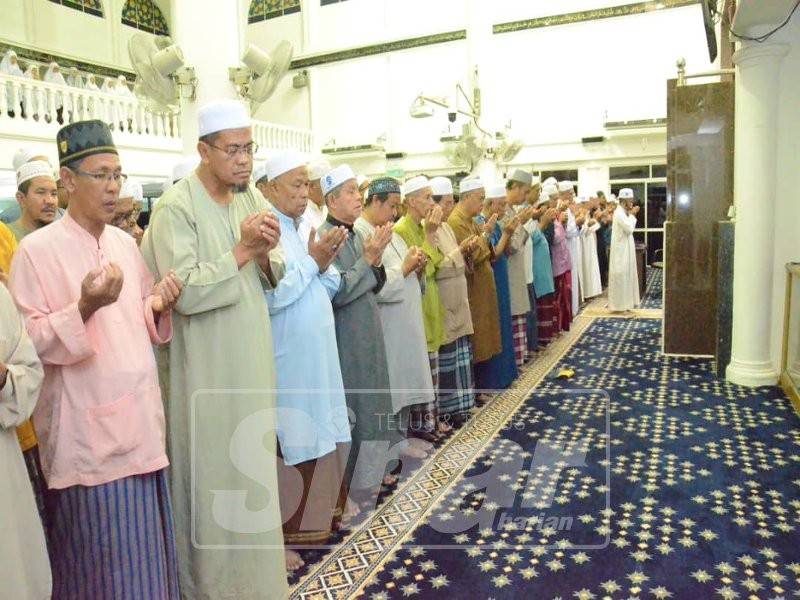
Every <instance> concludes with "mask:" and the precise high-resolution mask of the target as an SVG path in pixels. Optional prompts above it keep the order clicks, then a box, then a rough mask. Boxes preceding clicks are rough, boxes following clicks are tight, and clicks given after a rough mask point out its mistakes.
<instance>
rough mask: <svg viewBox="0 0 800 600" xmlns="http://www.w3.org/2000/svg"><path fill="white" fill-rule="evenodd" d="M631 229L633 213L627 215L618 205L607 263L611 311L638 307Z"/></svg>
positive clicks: (632, 227)
mask: <svg viewBox="0 0 800 600" xmlns="http://www.w3.org/2000/svg"><path fill="white" fill-rule="evenodd" d="M634 229H636V216H635V215H629V214H627V213H626V212H625V209H624V208H622V207H621V206H618V207H617V210H615V211H614V221H613V224H612V226H611V253H610V256H609V266H608V308H609V309H610V310H612V311H623V310H631V309H633V308H635V307H637V306H639V278H638V275H637V272H636V245H635V243H634V241H633V230H634Z"/></svg>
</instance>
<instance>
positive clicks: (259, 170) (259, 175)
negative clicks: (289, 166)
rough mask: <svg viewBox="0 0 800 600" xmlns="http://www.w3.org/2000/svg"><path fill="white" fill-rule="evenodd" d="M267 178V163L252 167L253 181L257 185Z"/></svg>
mask: <svg viewBox="0 0 800 600" xmlns="http://www.w3.org/2000/svg"><path fill="white" fill-rule="evenodd" d="M266 176H267V163H266V162H263V163H259V164H257V165H256V166H254V167H253V181H254V182H255V183H258V182H259V181H261V180H262V179H264V177H266Z"/></svg>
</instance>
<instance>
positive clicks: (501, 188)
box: [486, 183, 506, 200]
mask: <svg viewBox="0 0 800 600" xmlns="http://www.w3.org/2000/svg"><path fill="white" fill-rule="evenodd" d="M505 197H506V184H505V183H495V184H492V185H487V186H486V199H487V200H488V199H490V198H505Z"/></svg>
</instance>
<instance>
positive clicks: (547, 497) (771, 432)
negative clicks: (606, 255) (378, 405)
mask: <svg viewBox="0 0 800 600" xmlns="http://www.w3.org/2000/svg"><path fill="white" fill-rule="evenodd" d="M659 274H660V273H659ZM659 298H660V295H659ZM659 332H660V321H658V320H648V319H643V320H637V319H634V320H630V319H613V318H605V319H596V320H595V321H594V322H593V323H592V324H591V325H590V326H589V328H588V329H587V331H586V333H585V334H584V335H583V336H582V337H581V339H580V340H579V341H578V343H577V344H576V345H575V346H573V347H572V348H571V349H570V350H569V351H568V352H567V354H566V355H565V356H564V358H563V359H562V361H561V365H560V366H571V367H573V368H574V369H575V370H576V376H575V377H574V378H573V379H572V380H563V379H554V378H548V379H545V380H544V381H543V382H542V383H541V384H540V385H539V386H538V387H537V388H536V389H535V390H534V391H533V393H532V394H531V396H530V398H529V399H528V400H527V401H526V402H525V403H524V404H522V406H521V407H520V409H519V410H518V411H517V412H516V413H515V414H514V416H513V417H512V418H511V419H510V420H509V421H507V423H506V424H505V426H504V427H503V428H502V430H501V431H500V433H499V435H498V436H496V437H495V438H494V439H493V440H492V441H491V442H490V443H489V444H488V445H487V446H486V448H485V449H484V450H483V451H482V452H481V453H480V454H479V455H478V458H477V460H476V461H474V462H473V463H472V464H471V466H470V467H469V469H468V470H467V472H466V473H465V476H464V478H463V479H460V480H458V482H457V483H455V484H454V485H453V486H452V488H451V489H450V490H449V491H448V492H447V493H445V494H444V495H443V496H441V498H440V500H439V501H438V503H437V504H436V506H434V508H433V509H432V510H431V511H430V512H429V513H428V515H427V517H426V518H425V519H424V520H423V521H421V522H420V524H419V525H418V526H417V527H416V528H415V529H413V531H412V532H411V537H410V538H407V539H406V540H405V543H404V545H403V546H399V547H397V548H396V549H394V550H393V551H392V552H391V553H390V554H389V555H388V556H387V560H386V561H385V562H384V563H383V567H382V569H380V570H378V571H377V572H375V573H374V574H373V575H372V576H371V579H370V581H371V583H370V584H369V585H368V586H367V587H366V588H365V589H364V597H366V598H370V599H372V600H384V599H388V598H438V597H448V598H470V599H473V598H480V599H488V598H496V599H500V598H509V599H510V598H526V599H527V598H531V599H533V598H563V599H565V600H566V599H567V598H570V599H578V600H591V599H594V598H597V599H601V598H614V599H617V598H640V599H645V598H647V599H651V598H655V599H661V598H680V599H683V598H686V599H693V600H694V599H705V598H721V599H736V598H742V599H745V598H798V597H800V499H799V498H800V418H798V416H797V415H796V414H795V412H794V411H793V409H792V406H791V404H790V403H789V401H788V400H787V399H786V398H785V397H784V395H783V393H782V392H781V390H780V389H778V388H761V389H758V390H750V389H747V388H741V387H738V386H734V385H731V384H728V383H725V382H724V381H720V380H718V379H716V378H715V377H714V375H713V372H712V363H711V361H708V360H700V359H688V358H665V357H663V356H662V355H660V353H659ZM555 371H556V372H557V369H556V370H555ZM350 556H351V557H354V558H351V560H355V561H356V562H357V559H358V557H357V556H355V555H354V554H352V553H351V554H350ZM341 564H343V565H344V564H346V563H345V562H342V563H341ZM320 597H333V596H332V595H331V596H320Z"/></svg>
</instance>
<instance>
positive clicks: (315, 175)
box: [308, 160, 332, 181]
mask: <svg viewBox="0 0 800 600" xmlns="http://www.w3.org/2000/svg"><path fill="white" fill-rule="evenodd" d="M331 169H332V167H331V165H330V163H329V162H328V161H327V160H315V161H312V162H311V163H310V164H309V165H308V180H309V181H316V180H317V179H322V176H323V175H327V174H328V173H330V172H331Z"/></svg>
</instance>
